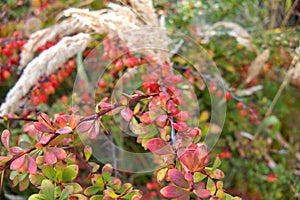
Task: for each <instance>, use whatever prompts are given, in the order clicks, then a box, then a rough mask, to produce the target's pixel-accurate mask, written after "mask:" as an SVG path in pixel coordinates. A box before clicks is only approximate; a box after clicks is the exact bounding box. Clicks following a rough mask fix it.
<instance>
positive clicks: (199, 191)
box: [193, 188, 210, 198]
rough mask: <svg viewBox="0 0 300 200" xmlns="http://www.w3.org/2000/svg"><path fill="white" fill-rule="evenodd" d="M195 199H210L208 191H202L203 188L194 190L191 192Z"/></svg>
mask: <svg viewBox="0 0 300 200" xmlns="http://www.w3.org/2000/svg"><path fill="white" fill-rule="evenodd" d="M193 192H194V193H195V194H196V195H197V197H199V198H208V197H210V191H208V190H206V189H203V188H196V190H194V191H193Z"/></svg>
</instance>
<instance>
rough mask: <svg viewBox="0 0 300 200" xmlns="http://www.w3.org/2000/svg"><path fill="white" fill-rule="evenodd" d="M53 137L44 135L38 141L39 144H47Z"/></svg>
mask: <svg viewBox="0 0 300 200" xmlns="http://www.w3.org/2000/svg"><path fill="white" fill-rule="evenodd" d="M53 136H54V134H49V135H44V136H43V137H42V138H41V139H40V143H41V144H47V143H48V142H49V141H50V139H51V138H52V137H53Z"/></svg>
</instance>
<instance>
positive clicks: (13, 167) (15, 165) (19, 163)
mask: <svg viewBox="0 0 300 200" xmlns="http://www.w3.org/2000/svg"><path fill="white" fill-rule="evenodd" d="M24 163H25V155H22V156H21V157H19V158H17V159H15V160H14V161H13V162H12V163H11V164H10V169H11V170H18V169H20V168H21V167H23V165H24Z"/></svg>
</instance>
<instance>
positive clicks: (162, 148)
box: [147, 138, 174, 155]
mask: <svg viewBox="0 0 300 200" xmlns="http://www.w3.org/2000/svg"><path fill="white" fill-rule="evenodd" d="M147 147H148V148H149V150H150V151H151V152H152V153H154V154H158V155H165V154H173V153H174V151H173V149H172V147H171V146H170V145H169V144H168V143H167V142H166V141H164V140H162V139H160V138H153V139H150V140H149V141H148V142H147Z"/></svg>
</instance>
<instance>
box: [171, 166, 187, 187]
mask: <svg viewBox="0 0 300 200" xmlns="http://www.w3.org/2000/svg"><path fill="white" fill-rule="evenodd" d="M168 176H169V177H170V180H171V182H172V183H174V184H175V185H177V186H178V187H181V188H189V186H190V184H189V182H188V181H187V180H185V178H184V175H183V174H182V173H181V172H180V171H179V170H178V169H169V171H168Z"/></svg>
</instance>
